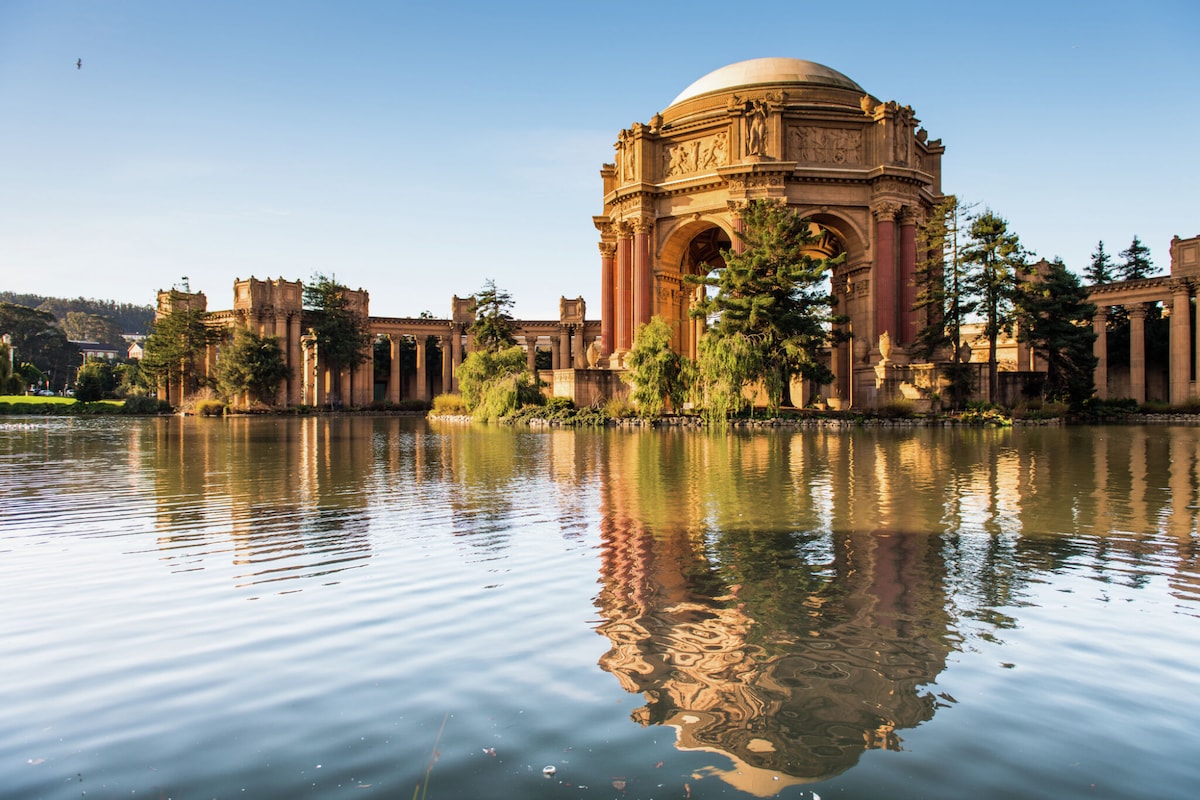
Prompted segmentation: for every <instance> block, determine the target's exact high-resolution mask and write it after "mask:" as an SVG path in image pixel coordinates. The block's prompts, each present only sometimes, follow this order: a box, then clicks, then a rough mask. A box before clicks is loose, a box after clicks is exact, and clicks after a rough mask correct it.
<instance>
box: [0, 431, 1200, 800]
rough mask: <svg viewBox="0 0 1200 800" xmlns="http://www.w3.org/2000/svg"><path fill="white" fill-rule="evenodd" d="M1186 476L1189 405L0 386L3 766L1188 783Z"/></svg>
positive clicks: (254, 774) (31, 782) (1192, 584)
mask: <svg viewBox="0 0 1200 800" xmlns="http://www.w3.org/2000/svg"><path fill="white" fill-rule="evenodd" d="M1198 487H1200V428H1197V427H1188V426H1171V427H1167V426H1122V427H1100V428H1067V429H1062V428H1019V429H1014V430H975V429H973V430H950V429H918V430H904V431H897V430H880V429H857V430H851V431H824V430H800V431H791V430H775V431H771V432H760V433H754V434H742V433H736V432H729V433H722V434H712V433H707V432H698V431H680V430H671V431H633V432H631V431H611V430H608V431H582V432H572V431H561V430H553V431H530V430H525V429H517V430H513V429H508V428H502V427H495V426H493V427H484V426H463V425H445V424H439V423H436V422H427V421H425V420H421V419H410V418H389V417H374V418H355V417H307V418H299V419H297V418H287V419H284V418H266V419H227V420H222V419H180V418H163V419H139V420H119V419H70V418H50V419H44V418H16V417H6V418H0V589H2V594H0V596H2V597H3V614H0V643H2V647H3V653H2V654H0V707H2V708H3V714H2V715H0V798H5V800H8V798H14V799H17V798H19V799H20V800H26V799H27V798H51V799H57V798H81V797H84V798H131V797H132V798H143V797H149V798H186V799H188V800H190V799H191V798H256V799H259V800H261V799H263V798H266V799H267V800H273V799H274V798H280V799H281V800H282V799H284V798H300V797H313V798H371V797H377V798H409V797H413V796H414V792H415V791H416V796H419V797H422V798H430V799H432V798H614V797H615V798H713V797H724V798H749V797H769V796H780V797H785V798H806V799H807V798H810V797H813V796H814V793H815V794H817V795H820V796H821V797H822V798H825V800H829V798H888V800H902V799H903V798H946V799H947V800H949V799H950V798H955V799H957V798H968V797H969V798H1012V797H1020V798H1132V797H1153V798H1185V797H1187V798H1191V797H1193V796H1194V795H1195V792H1196V787H1197V785H1198V784H1200V758H1198V757H1197V751H1198V748H1197V745H1198V743H1200V738H1198V734H1197V730H1198V728H1197V720H1198V719H1200V678H1198V675H1200V668H1198V665H1200V619H1198V617H1200V530H1198V527H1197V522H1198V519H1200V492H1198ZM546 767H553V768H554V774H553V775H552V776H549V777H547V776H546V775H544V772H543V771H544V768H546Z"/></svg>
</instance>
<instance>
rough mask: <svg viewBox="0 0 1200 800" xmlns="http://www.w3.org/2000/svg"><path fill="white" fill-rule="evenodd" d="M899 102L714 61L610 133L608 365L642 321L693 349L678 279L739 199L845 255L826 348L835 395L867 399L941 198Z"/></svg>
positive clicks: (704, 255)
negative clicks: (920, 230)
mask: <svg viewBox="0 0 1200 800" xmlns="http://www.w3.org/2000/svg"><path fill="white" fill-rule="evenodd" d="M918 123H919V121H918V120H917V119H916V117H915V115H914V113H913V110H912V108H911V107H909V106H906V105H901V104H900V103H897V102H895V101H888V102H882V101H880V100H879V99H877V98H875V97H874V96H872V95H871V94H870V93H868V92H867V91H866V90H864V89H863V88H862V87H861V86H859V85H858V84H857V83H855V82H854V81H853V80H851V79H850V78H848V77H846V76H845V75H842V74H841V73H839V72H837V71H835V70H832V69H830V68H828V67H824V66H822V65H820V64H814V63H812V62H808V61H801V60H798V59H787V58H762V59H754V60H751V61H744V62H740V63H737V64H732V65H729V66H727V67H723V68H721V69H718V70H716V71H715V72H712V73H710V74H709V75H706V76H704V77H703V78H701V79H700V80H698V81H696V82H695V83H693V84H692V85H691V86H689V87H688V88H687V89H685V90H684V91H683V92H682V93H681V94H680V95H679V96H678V97H676V98H675V100H674V101H673V102H672V103H671V104H670V105H669V106H668V107H667V108H666V109H664V110H663V111H662V112H661V113H658V114H655V115H654V116H653V117H651V118H650V120H649V122H648V123H641V122H635V123H634V124H633V125H632V126H630V127H629V128H627V129H625V130H623V131H621V132H620V134H619V136H618V138H617V142H616V144H615V149H616V157H615V160H614V161H613V163H610V164H605V165H604V166H603V168H602V169H601V176H602V178H603V186H604V213H603V214H601V215H599V216H597V217H595V218H594V223H595V225H596V227H597V229H598V230H599V232H600V271H601V350H602V355H603V356H605V357H607V358H608V361H607V364H608V365H609V366H613V367H618V368H619V367H620V364H621V359H622V356H623V354H624V353H625V351H627V350H628V349H629V347H630V345H631V343H632V341H633V334H634V332H635V331H636V329H637V326H638V325H641V324H643V323H645V322H648V321H649V320H650V318H651V317H652V316H654V315H660V316H662V317H663V318H664V319H666V320H667V321H668V322H669V323H670V324H671V325H672V326H673V327H674V330H675V334H674V345H675V347H676V349H677V350H678V352H680V353H681V354H683V355H687V356H689V357H694V356H695V354H696V346H697V342H698V341H699V338H700V336H701V335H702V333H703V330H704V322H703V320H695V319H692V318H691V317H690V316H689V313H688V312H689V309H690V308H691V307H692V305H693V304H694V303H695V302H696V299H697V294H698V292H700V291H703V288H702V287H694V286H691V285H689V284H687V283H685V282H684V276H686V275H689V274H698V273H699V272H701V271H707V270H710V269H712V268H716V267H720V266H721V265H722V263H723V262H722V261H721V257H720V251H721V250H722V249H735V248H737V247H738V246H739V244H740V241H739V240H738V237H737V236H736V233H737V230H738V226H739V224H740V218H739V214H738V208H739V206H740V205H741V204H743V203H745V202H746V201H748V200H751V199H755V198H777V199H780V200H782V201H784V202H786V203H787V204H788V205H789V206H790V207H792V208H793V209H795V210H796V211H797V212H798V213H799V214H801V215H802V216H805V217H808V218H809V219H811V220H812V221H813V223H814V225H815V226H816V228H817V231H816V232H817V233H818V234H819V236H818V239H817V244H816V245H815V252H814V254H815V255H822V256H836V255H839V254H842V253H845V255H846V258H845V261H844V263H843V264H842V265H841V266H839V267H838V268H837V269H836V271H835V273H834V275H833V291H834V294H835V296H836V297H837V301H838V305H837V311H838V313H840V314H844V315H846V316H848V317H849V319H850V322H849V325H848V331H849V332H850V333H851V334H852V336H853V339H852V340H851V341H849V342H847V343H845V344H841V345H838V346H837V347H836V348H835V349H834V350H833V352H832V353H831V364H830V365H831V367H832V369H833V371H834V373H835V375H836V378H835V381H834V384H833V385H832V386H829V387H819V388H817V391H820V392H822V393H823V394H824V395H825V396H826V397H829V398H830V400H831V401H832V402H833V403H834V404H835V405H837V404H841V405H850V404H851V403H853V404H855V405H866V406H870V405H872V404H873V403H874V400H875V398H874V395H875V391H876V383H877V380H876V374H875V371H874V367H875V365H877V364H878V363H879V362H880V360H881V355H880V352H879V345H878V342H879V339H880V335H881V334H883V333H885V332H887V333H888V334H889V338H890V339H891V341H892V343H893V344H894V347H893V352H892V354H891V360H892V361H893V362H899V363H903V362H904V361H905V360H906V350H905V348H906V346H907V345H908V344H910V343H911V342H912V340H913V337H914V336H915V334H916V331H917V330H918V329H919V320H918V319H917V318H916V314H915V313H914V312H913V311H911V310H910V309H911V308H912V305H913V303H914V300H915V296H914V291H915V290H914V286H913V274H914V270H915V265H916V262H917V238H916V231H917V227H918V225H920V223H921V222H922V220H923V219H924V217H925V215H926V214H927V213H928V212H929V210H930V209H931V208H932V206H933V205H934V204H936V203H937V202H938V201H939V200H940V199H941V196H942V194H941V158H942V153H943V147H942V145H941V142H940V141H938V140H931V139H929V137H928V135H927V134H926V132H925V130H924V129H922V128H920V127H919V126H918Z"/></svg>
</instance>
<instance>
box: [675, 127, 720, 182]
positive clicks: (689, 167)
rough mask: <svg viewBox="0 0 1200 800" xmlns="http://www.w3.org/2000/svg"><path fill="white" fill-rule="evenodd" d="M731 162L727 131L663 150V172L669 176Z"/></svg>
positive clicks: (713, 167)
mask: <svg viewBox="0 0 1200 800" xmlns="http://www.w3.org/2000/svg"><path fill="white" fill-rule="evenodd" d="M728 163H729V135H728V134H727V133H725V132H721V133H718V134H715V135H713V136H706V137H704V138H703V139H693V140H692V141H690V142H680V143H679V144H673V145H670V146H668V147H667V148H666V149H665V150H664V151H663V174H664V175H665V176H666V177H668V178H671V177H674V176H676V175H687V174H689V173H692V172H699V171H701V170H706V169H715V168H716V167H723V166H725V165H726V164H728Z"/></svg>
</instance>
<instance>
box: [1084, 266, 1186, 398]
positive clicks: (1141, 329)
mask: <svg viewBox="0 0 1200 800" xmlns="http://www.w3.org/2000/svg"><path fill="white" fill-rule="evenodd" d="M1170 302H1171V327H1170V337H1171V338H1170V361H1169V363H1168V379H1169V381H1170V385H1171V388H1170V402H1171V403H1172V404H1173V405H1180V404H1182V403H1184V402H1185V401H1186V400H1187V399H1188V397H1189V396H1191V395H1193V394H1200V386H1198V387H1197V388H1196V389H1193V387H1192V375H1193V374H1194V375H1196V376H1197V383H1198V384H1200V319H1194V316H1193V313H1192V297H1191V291H1190V289H1189V286H1188V284H1187V283H1186V282H1184V281H1180V282H1178V283H1177V284H1176V285H1175V286H1174V287H1173V289H1172V293H1171V299H1170ZM1110 307H1111V306H1103V305H1098V306H1097V307H1096V314H1095V316H1094V317H1093V318H1092V330H1093V331H1094V332H1095V334H1096V340H1095V342H1094V343H1093V344H1092V353H1093V355H1095V356H1096V370H1095V374H1094V381H1095V384H1096V396H1097V397H1099V398H1100V399H1102V400H1105V399H1108V397H1109V391H1108V313H1109V312H1108V310H1109V308H1110ZM1125 309H1126V310H1127V312H1128V314H1129V390H1130V395H1131V397H1132V399H1134V400H1136V401H1137V402H1139V403H1144V402H1146V315H1147V312H1148V310H1149V305H1148V304H1147V303H1136V304H1132V305H1126V306H1125ZM1196 316H1200V312H1197V314H1196ZM1193 353H1195V362H1194V363H1193V361H1192V358H1193Z"/></svg>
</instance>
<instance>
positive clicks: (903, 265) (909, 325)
mask: <svg viewBox="0 0 1200 800" xmlns="http://www.w3.org/2000/svg"><path fill="white" fill-rule="evenodd" d="M916 278H917V213H916V209H914V208H912V207H908V206H906V207H905V208H904V210H903V211H902V212H901V213H900V286H899V287H898V290H899V292H900V298H901V300H900V309H899V311H900V314H899V317H900V319H901V320H903V325H902V326H901V330H902V333H901V336H902V339H901V341H902V343H903V344H910V343H912V342H913V341H914V340H915V339H916V338H917V312H915V311H913V306H914V305H916V302H917V283H916Z"/></svg>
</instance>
